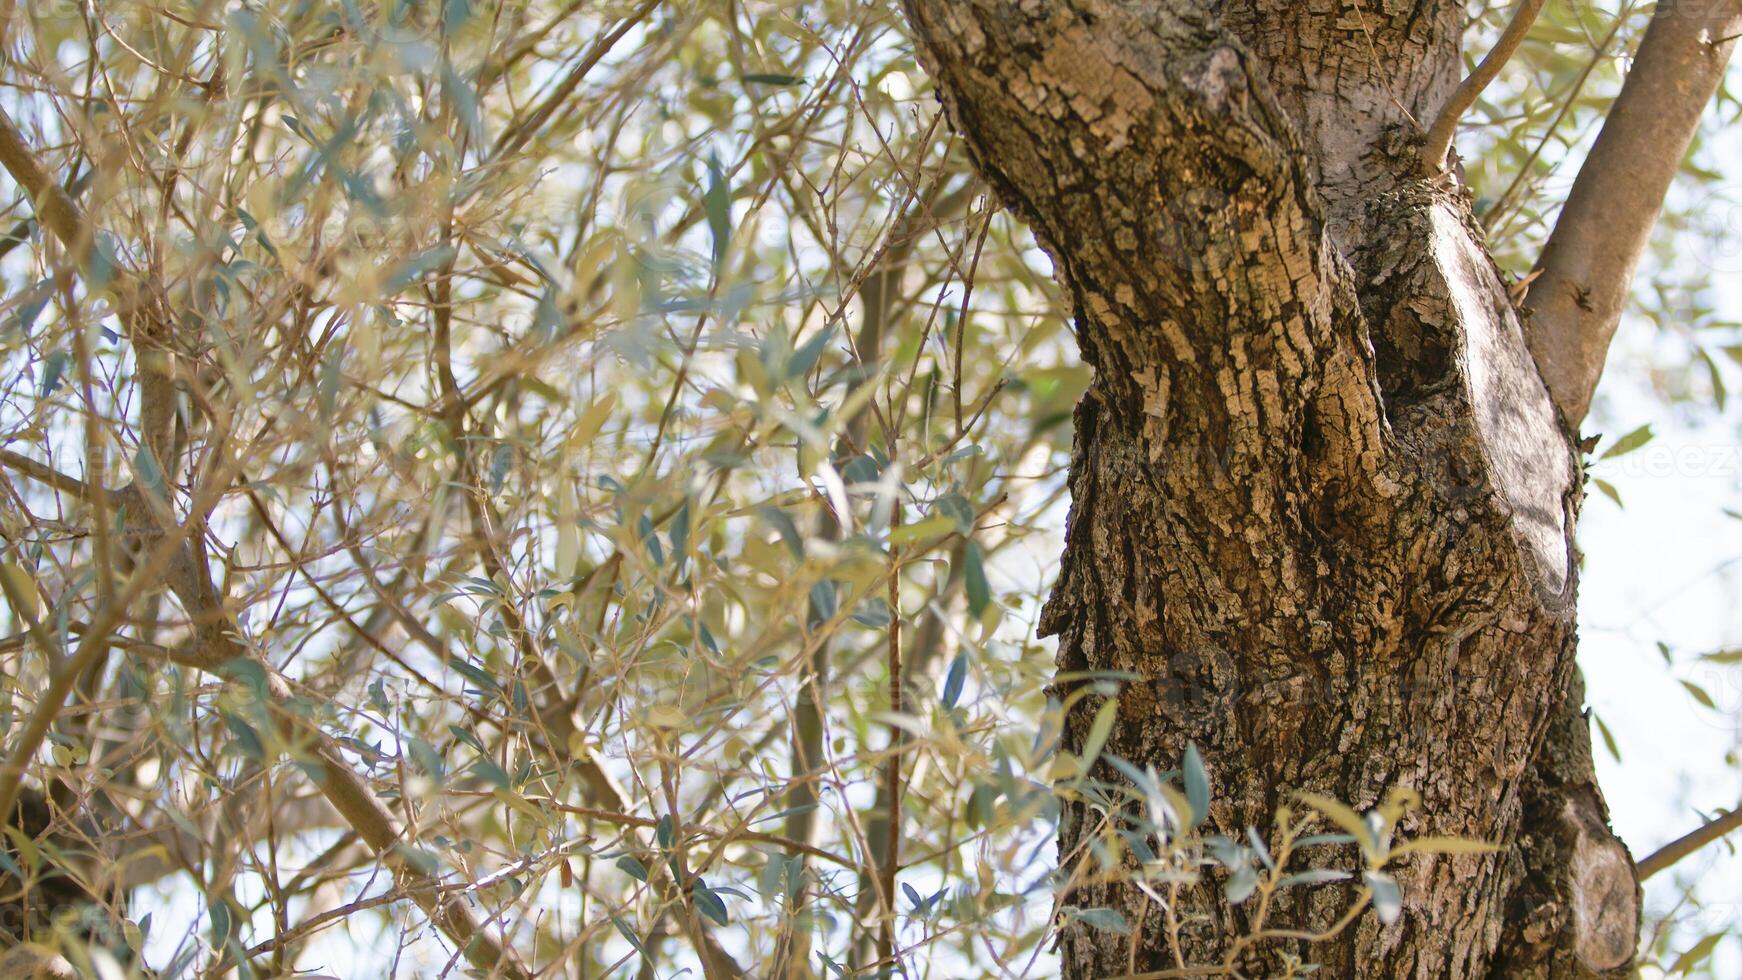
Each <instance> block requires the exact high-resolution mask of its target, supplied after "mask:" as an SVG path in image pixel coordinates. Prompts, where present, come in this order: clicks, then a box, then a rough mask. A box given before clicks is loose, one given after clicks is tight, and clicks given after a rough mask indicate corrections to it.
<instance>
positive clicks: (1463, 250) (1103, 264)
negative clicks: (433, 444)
mask: <svg viewBox="0 0 1742 980" xmlns="http://www.w3.org/2000/svg"><path fill="white" fill-rule="evenodd" d="M905 2H906V6H907V12H908V15H909V19H910V21H911V24H912V28H913V33H914V36H915V39H916V42H917V47H918V51H919V55H920V58H921V61H922V63H923V65H924V66H925V67H926V68H927V70H928V71H930V72H931V74H932V76H933V78H934V79H935V81H936V84H937V87H938V90H939V93H940V95H941V97H942V99H943V101H944V104H945V107H946V109H947V111H948V113H949V115H950V118H951V120H952V122H953V124H954V125H955V127H956V128H957V129H958V130H959V131H960V132H961V133H962V134H963V136H964V137H965V138H966V141H967V145H968V147H969V150H970V153H971V154H972V157H973V159H974V162H975V164H976V166H977V167H978V169H979V170H980V171H981V172H982V173H983V175H984V176H985V177H986V179H987V180H988V181H989V182H990V183H991V185H992V186H993V187H994V188H995V189H996V191H997V192H998V194H999V195H1000V197H1001V198H1002V199H1003V201H1004V203H1005V204H1006V205H1008V206H1009V207H1010V208H1012V209H1013V210H1014V211H1015V213H1016V214H1017V215H1018V216H1020V217H1021V218H1022V219H1023V220H1025V221H1026V222H1028V223H1029V224H1030V225H1031V226H1032V228H1033V229H1034V232H1035V235H1036V237H1037V238H1038V239H1039V241H1040V243H1041V244H1042V246H1043V247H1044V248H1045V249H1046V250H1047V252H1048V253H1049V254H1050V255H1051V257H1052V259H1053V262H1054V264H1055V267H1056V271H1057V277H1058V279H1059V282H1060V283H1061V285H1062V286H1063V287H1064V289H1065V290H1066V291H1067V293H1068V295H1069V296H1070V297H1071V299H1072V301H1073V303H1074V306H1075V322H1076V330H1077V336H1078V341H1079V344H1080V346H1081V349H1082V355H1083V357H1084V359H1085V360H1086V361H1088V363H1089V364H1091V365H1092V366H1093V367H1094V369H1095V377H1094V382H1093V384H1092V385H1091V386H1090V389H1089V392H1088V394H1087V396H1086V397H1085V398H1084V399H1083V401H1082V403H1081V404H1080V405H1079V406H1078V408H1077V413H1076V443H1075V449H1074V455H1073V459H1072V468H1071V490H1072V495H1073V506H1072V511H1071V517H1070V523H1069V529H1068V538H1067V545H1066V551H1065V555H1064V558H1063V564H1062V569H1061V572H1060V577H1059V581H1058V584H1057V586H1056V589H1055V591H1054V593H1053V595H1052V598H1051V600H1050V602H1049V603H1048V605H1047V608H1046V611H1045V613H1044V615H1043V618H1042V624H1041V626H1042V631H1043V633H1045V634H1056V635H1057V636H1058V638H1059V652H1058V667H1059V670H1060V672H1061V675H1072V676H1078V677H1080V676H1081V674H1082V672H1091V671H1121V672H1126V673H1127V674H1128V675H1132V676H1135V677H1136V678H1137V679H1136V680H1132V681H1129V682H1127V683H1126V684H1125V685H1124V687H1123V690H1122V693H1121V695H1120V697H1119V702H1118V714H1117V721H1116V723H1115V726H1114V729H1113V733H1112V735H1111V738H1110V739H1109V740H1108V742H1107V752H1108V753H1110V754H1113V755H1116V756H1119V757H1121V758H1123V759H1126V760H1130V761H1132V762H1134V763H1136V764H1137V765H1139V766H1142V765H1144V764H1148V763H1153V764H1154V765H1155V766H1156V768H1157V769H1169V768H1172V767H1174V766H1176V765H1177V764H1178V760H1179V759H1180V758H1181V756H1182V753H1183V752H1184V750H1185V747H1186V745H1187V743H1188V742H1195V743H1196V745H1197V746H1198V747H1199V748H1200V750H1201V751H1202V754H1203V757H1204V758H1205V760H1206V762H1207V766H1208V771H1209V775H1210V780H1211V784H1212V789H1213V793H1214V797H1213V799H1214V802H1213V804H1212V806H1211V808H1210V813H1209V826H1210V829H1212V830H1214V831H1216V832H1220V833H1223V834H1226V835H1228V836H1229V837H1232V838H1235V839H1243V838H1244V837H1245V833H1246V828H1247V827H1249V826H1251V827H1256V828H1259V829H1260V830H1261V831H1264V830H1266V829H1267V828H1268V827H1269V826H1270V822H1271V819H1272V816H1273V814H1274V813H1275V812H1276V810H1277V808H1278V807H1279V806H1280V805H1283V804H1287V803H1289V802H1290V801H1291V799H1292V798H1293V796H1294V794H1295V793H1297V792H1301V791H1305V792H1312V793H1318V794H1323V795H1327V796H1334V797H1336V798H1338V799H1341V800H1344V801H1346V802H1347V803H1349V804H1350V805H1351V806H1353V807H1355V808H1356V809H1366V808H1369V807H1372V806H1374V805H1376V804H1377V803H1378V801H1380V800H1381V799H1382V798H1383V797H1384V796H1385V795H1386V794H1387V793H1388V792H1389V791H1391V790H1393V789H1395V788H1406V789H1409V790H1413V791H1414V792H1415V793H1418V794H1419V795H1420V797H1421V800H1422V805H1421V806H1420V808H1419V809H1417V810H1416V811H1415V812H1414V815H1413V816H1411V817H1410V818H1408V819H1406V820H1405V822H1404V824H1403V825H1402V827H1401V828H1400V832H1401V833H1402V834H1403V835H1404V836H1410V835H1421V834H1431V835H1449V836H1457V837H1464V838H1474V839H1477V840H1483V841H1491V842H1495V843H1498V844H1500V845H1502V848H1501V850H1500V851H1498V852H1497V853H1491V854H1463V855H1456V856H1451V855H1427V854H1418V855H1414V856H1412V857H1410V858H1408V859H1406V860H1405V861H1404V863H1403V864H1402V866H1401V867H1400V868H1399V869H1398V871H1397V876H1398V880H1399V882H1400V884H1401V886H1402V891H1403V895H1404V905H1403V912H1402V915H1401V916H1400V917H1399V918H1397V920H1396V921H1395V922H1393V923H1391V924H1389V925H1385V924H1382V923H1381V922H1380V921H1379V919H1378V918H1377V917H1376V916H1373V915H1365V916H1362V917H1360V918H1358V919H1357V920H1355V922H1354V924H1353V925H1352V926H1350V927H1349V928H1347V929H1345V930H1343V931H1342V932H1341V933H1340V934H1338V935H1337V937H1336V938H1334V939H1330V940H1328V941H1325V942H1322V943H1317V944H1314V945H1312V946H1310V947H1303V946H1301V945H1299V944H1298V943H1296V942H1295V941H1293V940H1287V939H1279V940H1276V941H1267V942H1264V943H1257V944H1253V945H1251V946H1250V947H1248V948H1247V950H1246V951H1245V952H1244V953H1243V954H1242V959H1241V961H1240V962H1239V963H1238V964H1236V965H1237V966H1239V967H1240V968H1241V969H1242V971H1243V973H1244V974H1245V975H1272V974H1273V973H1275V972H1277V970H1278V969H1279V963H1280V960H1279V959H1278V957H1279V956H1281V955H1282V954H1284V953H1286V952H1295V953H1299V954H1301V955H1303V956H1306V957H1308V958H1309V959H1311V960H1312V961H1314V962H1318V963H1321V964H1323V967H1324V973H1323V974H1322V975H1329V976H1339V977H1340V976H1361V977H1402V976H1414V977H1480V976H1496V975H1503V976H1508V977H1512V976H1543V977H1547V976H1579V975H1592V974H1599V975H1601V974H1604V973H1605V972H1606V971H1621V970H1624V969H1625V968H1626V967H1627V965H1628V964H1629V963H1630V960H1631V957H1632V954H1633V949H1634V946H1635V942H1636V936H1637V929H1638V888H1637V884H1636V882H1635V876H1634V871H1633V865H1632V860H1631V858H1630V857H1629V856H1628V854H1627V851H1626V849H1625V848H1624V847H1623V846H1622V845H1621V844H1620V843H1619V842H1618V841H1617V840H1616V839H1615V838H1614V837H1613V836H1612V835H1611V834H1610V833H1609V830H1608V824H1607V812H1606V810H1605V807H1604V804H1603V800H1602V796H1601V794H1600V792H1599V791H1598V789H1597V787H1596V784H1595V781H1594V779H1593V776H1592V768H1591V759H1590V752H1589V734H1588V731H1587V728H1586V724H1585V720H1584V717H1583V715H1582V714H1581V712H1580V710H1579V708H1580V703H1581V695H1580V693H1579V689H1578V688H1577V686H1576V684H1575V682H1574V681H1575V668H1574V661H1573V657H1574V645H1575V637H1574V608H1573V597H1574V591H1575V582H1574V577H1575V571H1576V561H1575V556H1574V552H1573V545H1572V535H1573V521H1574V517H1575V515H1576V513H1577V510H1578V506H1579V502H1580V499H1581V477H1580V461H1579V456H1578V450H1577V444H1576V440H1575V438H1574V434H1573V433H1572V431H1571V430H1570V428H1569V426H1568V425H1567V424H1566V423H1565V420H1563V419H1562V417H1561V416H1560V415H1559V414H1558V413H1557V411H1556V409H1555V407H1554V404H1553V402H1552V401H1551V400H1550V398H1549V395H1548V392H1547V390H1546V389H1545V387H1544V384H1543V381H1542V379H1541V377H1540V376H1539V374H1538V372H1537V369H1536V367H1535V365H1534V364H1533V362H1532V361H1531V358H1530V354H1529V352H1528V350H1527V348H1526V345H1525V342H1524V337H1523V333H1522V330H1521V327H1520V323H1519V317H1518V315H1517V314H1516V312H1515V310H1514V309H1513V307H1512V304H1511V301H1510V299H1509V296H1508V293H1507V290H1506V289H1505V287H1504V285H1503V283H1502V280H1501V277H1500V274H1499V272H1498V270H1497V269H1496V267H1495V266H1494V264H1493V262H1492V260H1491V259H1490V258H1489V255H1488V252H1487V250H1486V248H1485V246H1484V244H1483V239H1482V235H1481V233H1480V230H1479V228H1478V227H1477V226H1476V225H1475V223H1474V222H1473V221H1472V220H1471V219H1470V214H1469V206H1468V201H1467V195H1466V194H1465V193H1464V191H1463V189H1462V188H1461V187H1460V186H1459V185H1458V182H1457V179H1456V177H1455V176H1452V177H1448V178H1445V179H1442V180H1439V181H1431V182H1430V181H1428V180H1426V179H1424V178H1422V177H1421V176H1420V173H1421V169H1420V161H1419V154H1420V150H1419V146H1420V142H1421V135H1420V134H1421V133H1422V131H1423V129H1424V128H1425V127H1426V125H1427V123H1428V122H1429V121H1431V119H1432V118H1433V114H1434V112H1435V111H1436V110H1437V109H1438V108H1439V106H1440V105H1441V104H1442V103H1443V102H1444V100H1445V99H1446V97H1447V95H1448V94H1449V93H1450V92H1451V90H1452V88H1453V87H1454V86H1455V85H1456V83H1457V80H1458V74H1459V44H1460V40H1461V35H1462V31H1463V27H1464V8H1463V5H1462V4H1461V3H1451V2H1446V0H1414V2H1413V5H1412V4H1411V0H1362V2H1357V0H1348V2H1347V3H1346V4H1345V3H1344V2H1342V0H1327V2H1315V3H1301V2H1296V0H1223V2H1214V0H1212V2H1208V3H1206V4H1204V5H1203V6H1198V5H1195V4H1192V3H1190V2H1186V0H1142V2H1119V0H905ZM1058 693H1059V695H1060V696H1061V697H1063V696H1065V695H1067V694H1068V693H1069V690H1068V685H1065V684H1062V683H1061V685H1060V688H1059V691H1058ZM1101 702H1102V698H1100V697H1099V696H1090V697H1087V698H1085V699H1083V700H1082V701H1080V702H1079V703H1078V704H1077V705H1076V707H1075V708H1074V709H1073V711H1072V713H1071V718H1070V722H1069V724H1068V726H1067V729H1068V731H1067V734H1066V739H1065V747H1066V748H1068V749H1071V750H1073V751H1075V750H1077V749H1079V748H1080V747H1081V745H1082V743H1083V741H1084V739H1085V737H1086V734H1087V730H1088V728H1089V726H1090V721H1091V719H1092V718H1093V717H1094V715H1095V712H1096V710H1097V708H1098V707H1099V705H1100V704H1101ZM1094 774H1095V776H1097V777H1099V778H1102V779H1105V780H1108V781H1118V780H1120V779H1121V778H1122V777H1121V776H1120V775H1119V773H1118V772H1117V771H1116V770H1115V769H1114V768H1112V767H1110V766H1108V765H1107V764H1106V763H1104V762H1103V763H1101V764H1100V765H1099V766H1097V767H1096V769H1095V770H1094ZM1105 817H1106V813H1105V809H1104V808H1100V809H1097V808H1096V807H1095V806H1094V805H1092V804H1091V803H1090V802H1089V801H1087V800H1073V801H1070V802H1067V803H1066V806H1065V814H1064V817H1063V820H1062V824H1061V831H1060V848H1061V850H1060V853H1061V854H1062V855H1076V854H1093V853H1097V852H1096V851H1095V850H1093V849H1089V848H1079V845H1081V844H1084V843H1086V842H1087V840H1088V839H1089V838H1095V839H1097V840H1099V841H1101V842H1102V843H1103V844H1105V845H1106V846H1105V847H1104V848H1102V849H1100V851H1099V852H1098V853H1100V854H1102V855H1112V857H1109V858H1104V859H1105V860H1109V861H1113V862H1115V863H1117V862H1119V861H1120V860H1123V863H1124V866H1125V867H1126V868H1127V869H1129V868H1131V867H1133V866H1134V863H1133V862H1132V861H1131V859H1130V858H1129V856H1128V855H1127V856H1125V857H1124V858H1123V859H1121V858H1120V857H1119V856H1118V855H1119V854H1120V852H1121V845H1120V844H1119V839H1118V837H1117V836H1116V835H1115V834H1113V833H1112V832H1111V831H1110V830H1109V829H1108V828H1107V827H1106V823H1107V821H1106V820H1105ZM1220 884H1221V881H1220V879H1219V877H1218V875H1217V874H1211V875H1210V876H1209V877H1208V878H1207V879H1206V880H1205V882H1204V883H1202V884H1200V885H1198V886H1196V887H1195V888H1193V889H1191V894H1190V895H1189V896H1186V902H1185V904H1187V905H1188V906H1189V908H1190V909H1192V910H1194V911H1196V912H1198V913H1201V917H1200V918H1199V919H1197V920H1194V921H1191V922H1189V923H1188V924H1187V926H1186V928H1185V929H1184V931H1183V933H1182V934H1181V935H1180V937H1179V943H1180V948H1179V949H1178V950H1177V952H1176V950H1174V949H1173V948H1172V947H1171V945H1170V943H1169V940H1168V936H1167V935H1166V930H1165V928H1164V925H1163V923H1164V920H1163V917H1162V911H1161V908H1160V904H1159V903H1157V902H1156V901H1153V900H1150V899H1148V898H1145V897H1144V895H1143V894H1142V892H1141V891H1140V890H1139V889H1138V888H1137V887H1136V886H1135V885H1134V884H1132V883H1130V881H1129V880H1128V879H1127V880H1113V881H1111V882H1109V883H1105V884H1094V885H1085V886H1082V887H1079V888H1077V889H1076V890H1075V891H1074V892H1073V893H1072V894H1070V895H1068V896H1067V897H1066V898H1065V901H1066V902H1067V903H1068V904H1070V905H1075V906H1083V907H1091V906H1105V907H1111V908H1113V909H1117V910H1120V911H1121V912H1122V913H1123V915H1124V917H1125V919H1126V921H1127V922H1128V923H1129V924H1130V927H1131V933H1132V934H1131V935H1122V934H1120V933H1119V932H1118V931H1116V930H1110V929H1104V928H1097V927H1096V926H1095V925H1094V924H1092V923H1087V922H1082V921H1079V922H1076V923H1074V924H1070V925H1068V926H1067V927H1066V928H1065V930H1064V932H1063V940H1062V945H1061V948H1060V955H1061V957H1062V960H1063V964H1064V970H1065V974H1066V975H1067V976H1072V977H1107V976H1117V975H1122V974H1126V973H1131V972H1137V973H1142V972H1146V971H1166V970H1177V969H1179V967H1180V965H1181V964H1182V963H1183V964H1185V965H1187V966H1193V967H1196V966H1203V965H1209V966H1217V965H1220V964H1222V963H1223V961H1224V957H1225V956H1226V955H1227V950H1228V943H1229V941H1230V937H1231V936H1233V935H1237V934H1239V933H1240V932H1241V931H1242V928H1243V924H1244V923H1246V921H1247V917H1248V916H1250V914H1251V911H1250V909H1249V908H1248V907H1246V906H1242V905H1231V904H1229V903H1228V902H1227V901H1226V899H1225V898H1224V897H1223V895H1222V892H1221V889H1220V887H1219V886H1220ZM1354 895H1355V889H1354V886H1333V887H1319V888H1298V889H1291V890H1289V891H1285V892H1281V893H1279V896H1278V899H1277V901H1276V903H1274V904H1273V905H1272V907H1271V909H1270V911H1269V923H1270V924H1271V925H1272V926H1274V927H1278V928H1288V929H1295V930H1305V931H1314V930H1319V929H1323V928H1325V927H1327V926H1329V925H1331V924H1332V923H1333V922H1335V921H1336V920H1337V919H1338V918H1339V917H1340V916H1341V915H1342V914H1343V912H1344V911H1345V910H1346V909H1347V908H1348V906H1349V904H1350V902H1351V901H1352V900H1353V896H1354Z"/></svg>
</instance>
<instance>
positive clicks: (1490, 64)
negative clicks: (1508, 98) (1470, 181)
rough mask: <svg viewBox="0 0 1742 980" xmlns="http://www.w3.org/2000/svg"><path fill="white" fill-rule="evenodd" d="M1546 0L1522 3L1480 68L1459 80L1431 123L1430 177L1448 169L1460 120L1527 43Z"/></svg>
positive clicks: (1425, 151)
mask: <svg viewBox="0 0 1742 980" xmlns="http://www.w3.org/2000/svg"><path fill="white" fill-rule="evenodd" d="M1542 5H1543V0H1523V2H1521V3H1520V4H1519V5H1518V11H1517V12H1516V13H1514V14H1513V15H1512V22H1511V23H1509V24H1507V25H1506V29H1505V30H1504V31H1501V32H1500V39H1499V40H1498V41H1495V42H1494V47H1493V48H1492V49H1490V50H1489V52H1488V55H1487V57H1484V58H1483V59H1482V61H1481V63H1480V64H1478V65H1477V66H1476V70H1475V71H1473V72H1471V73H1470V75H1469V77H1468V78H1466V79H1464V80H1463V81H1462V82H1460V83H1458V87H1457V88H1456V89H1454V90H1453V91H1452V96H1451V98H1449V99H1447V100H1446V104H1445V105H1443V106H1441V107H1440V113H1439V115H1438V116H1436V117H1434V124H1433V125H1432V126H1430V127H1428V131H1427V145H1426V146H1424V147H1422V151H1421V169H1422V173H1423V174H1425V175H1426V176H1429V177H1437V176H1439V175H1440V174H1441V173H1444V172H1445V169H1446V154H1447V152H1449V151H1450V150H1451V148H1452V135H1453V134H1454V133H1456V132H1457V130H1458V120H1459V119H1462V118H1463V116H1464V113H1465V112H1467V111H1469V108H1470V107H1471V106H1473V105H1475V104H1476V99H1477V98H1478V97H1480V96H1481V94H1482V90H1483V89H1485V88H1487V87H1488V83H1489V82H1492V81H1493V80H1494V76H1496V75H1498V74H1500V69H1501V68H1503V67H1505V65H1506V63H1507V62H1508V61H1511V60H1512V55H1513V54H1514V53H1516V52H1517V51H1518V46H1519V45H1520V44H1522V43H1524V36H1525V35H1526V34H1529V33H1530V25H1532V24H1534V23H1536V15H1537V14H1539V13H1541V12H1542Z"/></svg>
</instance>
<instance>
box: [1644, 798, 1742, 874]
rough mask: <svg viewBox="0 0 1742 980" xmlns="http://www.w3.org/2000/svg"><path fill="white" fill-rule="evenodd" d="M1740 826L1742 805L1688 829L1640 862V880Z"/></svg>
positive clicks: (1741, 825) (1741, 823) (1741, 822)
mask: <svg viewBox="0 0 1742 980" xmlns="http://www.w3.org/2000/svg"><path fill="white" fill-rule="evenodd" d="M1739 827H1742V806H1738V807H1737V808H1736V809H1734V810H1731V811H1730V812H1729V813H1726V814H1724V815H1723V816H1721V817H1719V818H1718V819H1716V820H1713V821H1711V822H1710V823H1706V824H1702V825H1701V826H1699V827H1696V828H1694V829H1693V830H1691V831H1688V832H1687V833H1685V834H1683V835H1681V836H1680V837H1677V838H1676V839H1675V840H1672V841H1670V842H1669V843H1668V844H1665V845H1663V846H1662V847H1660V848H1658V849H1657V850H1655V851H1653V852H1651V855H1650V856H1649V857H1647V858H1646V859H1645V860H1643V861H1641V862H1639V864H1638V866H1637V868H1638V872H1639V880H1640V881H1644V880H1645V879H1647V878H1650V877H1651V876H1652V875H1654V874H1657V873H1658V872H1659V871H1663V870H1665V869H1667V868H1669V867H1671V866H1673V865H1674V864H1675V863H1676V862H1677V861H1680V860H1681V859H1682V858H1685V857H1687V856H1688V855H1690V854H1692V853H1694V852H1695V851H1697V850H1699V849H1700V848H1702V847H1705V846H1706V845H1707V844H1710V843H1712V842H1713V841H1716V840H1717V839H1719V838H1720V837H1723V836H1724V835H1726V834H1728V833H1730V832H1731V831H1733V830H1736V829H1737V828H1739Z"/></svg>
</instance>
